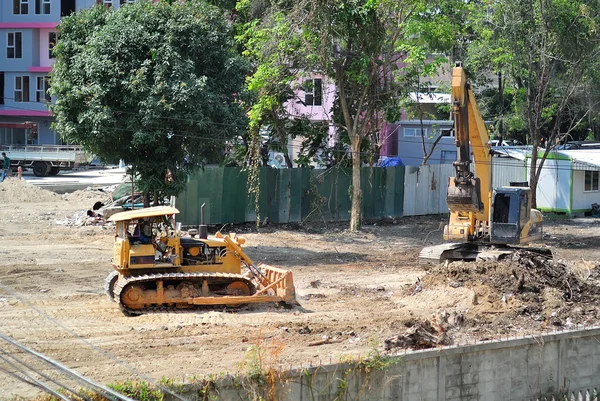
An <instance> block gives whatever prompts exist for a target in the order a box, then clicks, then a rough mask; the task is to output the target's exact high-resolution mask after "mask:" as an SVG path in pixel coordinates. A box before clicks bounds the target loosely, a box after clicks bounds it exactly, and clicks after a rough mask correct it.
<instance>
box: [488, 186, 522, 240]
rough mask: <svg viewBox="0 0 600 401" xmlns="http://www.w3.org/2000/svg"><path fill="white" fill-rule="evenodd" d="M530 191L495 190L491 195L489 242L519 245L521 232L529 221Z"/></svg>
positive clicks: (512, 188) (514, 189)
mask: <svg viewBox="0 0 600 401" xmlns="http://www.w3.org/2000/svg"><path fill="white" fill-rule="evenodd" d="M529 192H530V189H529V188H524V187H504V188H496V189H495V190H494V192H493V195H492V219H491V222H490V240H491V242H492V243H497V244H519V243H521V232H522V231H523V228H524V227H525V226H526V225H527V223H528V222H529V220H530V212H531V205H530V196H529Z"/></svg>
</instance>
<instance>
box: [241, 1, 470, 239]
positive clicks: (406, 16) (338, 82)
mask: <svg viewBox="0 0 600 401" xmlns="http://www.w3.org/2000/svg"><path fill="white" fill-rule="evenodd" d="M256 3H260V5H261V6H262V8H261V7H258V8H260V9H261V11H262V13H261V14H260V15H261V17H260V18H258V19H256V20H255V21H254V24H255V25H254V26H253V27H256V28H257V29H261V28H263V29H264V28H266V27H267V26H268V27H269V28H270V27H273V26H276V27H277V30H276V33H277V37H283V38H286V40H285V42H284V43H285V45H284V46H281V45H280V43H281V42H277V43H276V42H270V43H272V45H271V46H265V45H264V44H263V45H261V46H255V47H253V48H254V49H255V50H257V51H258V52H259V53H261V52H262V50H263V49H270V52H269V53H262V54H263V57H257V58H256V59H257V60H259V63H262V62H264V61H265V57H264V56H268V55H271V56H274V57H271V58H270V59H269V62H268V63H267V64H268V66H269V67H270V68H269V69H268V70H266V71H271V72H274V74H272V75H267V76H268V77H269V79H268V80H266V81H268V82H283V81H284V80H285V79H289V77H290V75H288V74H289V73H292V77H293V80H292V81H293V82H297V81H298V80H300V79H301V76H302V74H314V73H315V72H316V73H319V74H323V75H325V76H327V77H328V78H329V79H331V80H332V81H333V82H334V83H335V88H336V94H335V104H334V113H333V116H332V123H333V124H335V126H336V127H337V129H338V131H339V136H340V137H346V136H347V137H348V139H349V142H350V152H351V156H352V188H351V198H352V211H351V218H350V230H353V231H354V230H358V229H360V227H361V224H362V221H361V220H362V194H361V185H360V182H361V166H362V164H363V162H364V160H365V154H364V152H365V148H367V149H368V148H369V147H372V146H376V138H377V137H378V133H379V131H380V129H381V125H382V123H383V121H384V119H385V115H386V112H387V111H389V110H391V109H394V108H395V107H396V106H397V102H398V98H399V97H401V94H402V93H401V89H402V85H401V84H399V83H400V82H401V81H402V79H403V78H402V74H400V73H399V72H400V70H402V69H403V68H405V67H406V66H410V65H411V64H412V63H414V62H415V60H418V59H420V58H419V57H418V55H419V54H422V53H423V52H424V48H425V47H424V46H423V44H424V43H428V44H430V45H431V44H433V45H431V46H430V47H428V49H429V50H430V49H433V48H439V47H438V46H437V45H436V43H435V42H436V41H438V44H442V43H443V44H444V46H446V45H447V39H448V38H449V37H450V36H451V35H449V34H448V27H449V24H447V23H445V20H446V19H445V17H444V16H443V15H442V13H440V8H439V4H435V5H434V4H431V5H429V4H428V3H427V2H425V1H422V0H402V1H397V0H333V1H323V0H299V1H294V2H290V1H283V2H256ZM256 3H255V2H251V1H247V2H244V4H245V5H246V6H247V7H250V8H251V9H252V6H254V5H256ZM265 3H266V5H265ZM456 3H457V4H459V3H460V2H459V1H457V2H456ZM275 18H276V19H277V21H278V23H277V24H276V25H272V24H271V25H266V24H265V21H266V22H270V21H274V20H275ZM431 28H435V29H431ZM273 36H274V35H271V36H269V37H273ZM290 67H291V68H293V69H295V71H296V74H295V75H294V72H293V71H291V70H290ZM259 70H260V67H259ZM281 71H284V73H283V75H279V73H280V72H281ZM263 82H265V80H263ZM261 88H262V89H265V90H264V91H263V92H262V93H260V94H259V99H261V100H259V103H260V102H261V101H262V100H267V102H266V104H267V105H269V104H272V102H268V100H269V99H272V96H274V95H275V94H276V93H277V92H276V91H272V90H270V89H269V88H268V86H266V85H264V86H262V87H261ZM404 89H405V88H404ZM251 119H252V118H251ZM367 156H369V155H367ZM367 161H371V160H367Z"/></svg>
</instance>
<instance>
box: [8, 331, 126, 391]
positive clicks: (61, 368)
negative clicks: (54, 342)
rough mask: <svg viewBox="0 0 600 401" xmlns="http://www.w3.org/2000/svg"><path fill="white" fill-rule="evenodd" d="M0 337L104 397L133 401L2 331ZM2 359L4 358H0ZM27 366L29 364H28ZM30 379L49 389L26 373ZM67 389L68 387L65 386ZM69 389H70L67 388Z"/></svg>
mask: <svg viewBox="0 0 600 401" xmlns="http://www.w3.org/2000/svg"><path fill="white" fill-rule="evenodd" d="M0 339H2V340H4V341H6V342H7V343H9V344H11V345H13V346H15V347H17V348H19V349H21V350H22V351H24V352H25V353H27V354H29V355H32V356H35V357H36V358H38V359H41V360H42V361H44V362H46V363H47V364H49V365H50V366H52V367H53V368H55V369H57V370H59V371H60V372H62V373H63V374H66V375H68V376H71V377H73V378H75V379H76V380H77V381H79V382H81V383H83V384H84V385H86V386H88V387H91V389H92V390H93V391H95V392H97V393H100V394H101V395H104V396H105V397H108V398H109V399H111V400H120V401H135V400H134V399H133V398H129V397H127V396H125V395H123V394H121V393H119V392H117V391H115V390H113V389H111V388H108V387H106V386H103V385H102V384H99V383H96V382H94V381H93V380H91V379H89V378H87V377H85V376H83V375H81V374H79V373H77V372H75V371H74V370H72V369H69V368H68V367H66V366H64V365H63V364H61V363H59V362H57V361H55V360H53V359H51V358H49V357H47V356H46V355H44V354H41V353H39V352H37V351H34V350H32V349H31V348H28V347H26V346H24V345H23V344H21V343H19V342H17V341H15V340H14V339H12V338H10V337H8V336H7V335H5V334H4V333H0ZM2 359H4V358H2ZM28 367H29V366H28ZM29 368H30V369H31V370H33V371H34V372H36V373H37V374H40V375H41V376H42V377H44V375H43V374H42V373H40V372H39V371H37V370H36V369H32V368H31V367H29ZM12 376H13V377H14V374H12ZM17 376H18V375H17ZM27 376H28V377H29V378H30V379H32V380H33V381H34V382H35V383H36V384H39V385H40V386H41V387H44V388H45V389H46V391H48V390H50V389H49V388H48V387H47V386H46V385H44V384H42V383H40V381H38V380H36V379H34V378H32V377H31V376H29V375H27ZM59 385H60V386H61V387H63V388H66V386H64V385H62V384H59ZM67 389H68V388H67ZM68 391H70V390H68ZM50 392H51V394H53V395H56V394H55V392H54V391H52V390H50ZM60 398H62V399H63V400H66V401H69V400H70V398H66V397H65V396H60Z"/></svg>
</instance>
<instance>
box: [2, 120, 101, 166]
mask: <svg viewBox="0 0 600 401" xmlns="http://www.w3.org/2000/svg"><path fill="white" fill-rule="evenodd" d="M0 128H7V129H24V130H25V132H26V134H27V136H28V137H29V138H31V139H37V136H38V126H37V124H36V123H34V122H32V121H25V122H23V123H14V122H0ZM0 151H1V152H4V153H6V156H8V158H9V159H10V166H11V169H13V170H17V169H18V168H19V167H21V168H23V169H32V170H33V174H35V175H36V176H38V177H46V176H48V175H56V174H58V173H59V172H60V171H61V170H71V169H73V168H74V167H78V166H80V165H84V164H89V162H90V160H91V159H90V157H89V155H88V154H87V153H86V152H85V151H84V150H83V148H82V147H81V146H78V145H21V144H12V145H0Z"/></svg>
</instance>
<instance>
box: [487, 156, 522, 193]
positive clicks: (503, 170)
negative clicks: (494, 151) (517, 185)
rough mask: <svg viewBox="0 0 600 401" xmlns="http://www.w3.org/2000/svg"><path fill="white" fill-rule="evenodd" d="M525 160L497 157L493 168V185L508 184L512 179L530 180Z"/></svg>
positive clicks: (501, 185) (502, 185)
mask: <svg viewBox="0 0 600 401" xmlns="http://www.w3.org/2000/svg"><path fill="white" fill-rule="evenodd" d="M528 180H529V179H528V177H527V170H526V169H525V161H523V160H516V159H509V158H505V157H495V158H494V163H493V169H492V186H493V187H494V188H496V187H504V186H508V185H509V184H510V182H511V181H528Z"/></svg>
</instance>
